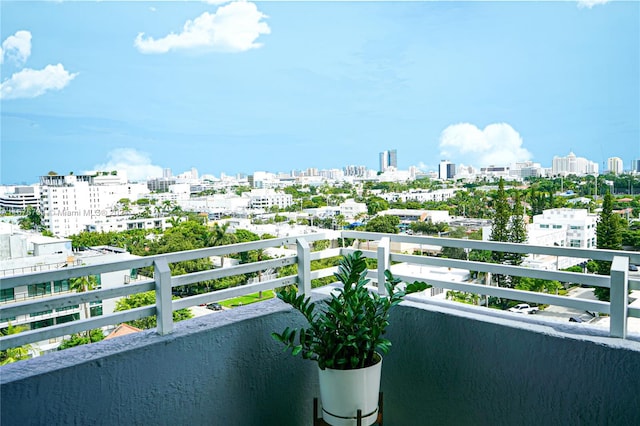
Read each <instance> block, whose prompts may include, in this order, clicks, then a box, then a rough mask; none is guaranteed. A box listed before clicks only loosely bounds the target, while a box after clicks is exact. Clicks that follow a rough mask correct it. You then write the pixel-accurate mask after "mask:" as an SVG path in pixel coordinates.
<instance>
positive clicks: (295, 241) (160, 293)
mask: <svg viewBox="0 0 640 426" xmlns="http://www.w3.org/2000/svg"><path fill="white" fill-rule="evenodd" d="M327 238H328V237H327V234H311V235H304V236H299V237H287V238H276V239H269V240H260V241H255V242H250V243H239V244H231V245H227V246H219V247H210V248H205V249H198V250H190V251H184V252H177V253H170V254H164V255H155V256H148V257H141V258H138V259H133V260H125V261H117V262H111V263H106V264H101V265H92V266H78V267H73V268H64V269H60V270H55V271H47V272H38V273H33V274H24V275H16V276H12V277H6V278H3V279H1V280H0V289H10V288H15V287H17V286H24V285H29V284H37V283H42V282H49V281H56V280H63V279H69V278H73V277H81V276H87V275H97V274H101V273H105V272H112V271H121V270H131V269H140V268H144V267H153V269H154V276H153V278H152V279H147V280H142V281H139V282H135V283H131V284H127V285H123V286H120V287H116V288H107V289H100V290H94V291H89V292H83V293H74V294H63V295H56V296H51V297H47V298H37V299H34V300H27V301H20V302H15V303H5V304H3V305H1V306H0V317H2V318H7V317H13V316H17V315H25V314H29V313H33V312H41V311H46V310H49V309H56V308H64V307H68V306H75V305H79V304H82V303H90V302H96V301H99V300H103V299H112V298H118V297H125V296H128V295H131V294H136V293H140V292H145V291H149V290H155V291H156V304H155V305H151V306H145V307H140V308H135V309H131V310H127V311H121V312H116V313H113V314H107V315H101V316H97V317H92V318H88V319H82V320H78V321H72V322H67V323H64V324H59V325H54V326H50V327H45V328H40V329H36V330H30V331H25V332H22V333H18V334H14V335H9V336H2V337H0V349H6V348H8V347H14V346H21V345H24V344H28V343H33V342H37V341H42V340H46V339H51V338H56V337H60V336H65V335H69V334H73V333H77V332H80V331H85V330H89V329H94V328H99V327H104V326H110V325H115V324H119V323H122V322H125V321H131V320H136V319H140V318H144V317H146V316H150V315H157V331H158V333H160V334H167V333H171V331H172V329H173V317H172V312H173V311H175V310H178V309H182V308H188V307H191V306H196V305H200V304H203V303H211V302H217V301H221V300H224V299H229V298H233V297H237V296H242V295H246V294H250V293H255V292H257V291H265V290H271V289H274V288H277V287H282V286H286V285H291V284H297V285H298V288H299V291H300V292H302V293H305V294H309V293H310V291H311V280H313V279H317V278H322V277H327V276H331V275H332V274H333V273H334V272H335V271H336V270H337V268H335V267H333V268H325V269H320V270H315V271H311V261H313V260H318V259H325V258H329V257H333V256H338V255H341V254H346V253H350V252H353V251H354V250H355V249H353V248H333V249H326V250H322V251H317V252H311V250H310V245H309V243H310V242H312V241H317V240H323V239H327ZM340 238H341V239H342V240H344V239H345V238H355V239H358V240H361V241H374V242H376V245H377V247H376V250H375V251H373V250H362V251H363V253H364V255H365V256H367V257H370V258H374V259H377V262H378V266H379V267H378V269H377V271H370V276H371V277H372V278H373V279H374V280H376V281H377V282H378V291H381V292H384V286H383V282H384V270H385V269H387V268H388V267H389V265H390V264H391V263H392V262H407V263H411V264H415V265H428V266H444V267H450V268H458V269H466V270H470V271H479V272H486V273H489V274H503V275H513V276H521V277H532V278H541V279H545V280H558V281H561V282H572V283H576V284H584V285H589V286H596V287H606V288H610V289H611V302H610V303H609V302H601V301H595V300H585V299H575V298H568V297H563V296H555V295H551V294H544V293H534V292H527V291H521V290H514V289H508V288H501V287H493V286H486V285H479V284H473V283H465V282H454V281H448V280H437V279H433V278H428V279H425V277H422V276H419V275H398V274H395V275H396V276H397V277H398V278H400V279H402V280H404V281H416V280H422V281H425V280H426V281H428V282H429V283H430V284H432V285H433V286H434V287H440V288H443V289H449V290H457V291H464V292H469V293H474V294H481V295H487V296H494V297H503V298H507V299H513V300H526V301H530V302H535V303H542V304H551V305H559V306H564V307H569V308H577V309H581V310H585V311H586V310H589V311H595V312H602V313H605V314H609V315H610V316H611V323H610V324H611V325H610V330H609V334H610V335H611V336H614V337H621V338H625V337H626V334H627V330H626V327H627V318H628V317H630V316H631V317H638V318H640V309H638V308H632V307H629V306H628V296H627V295H628V291H629V290H630V289H640V281H638V280H630V279H629V275H628V265H629V263H640V253H635V252H625V251H614V250H595V249H576V248H559V247H544V246H533V245H525V244H511V243H496V242H483V241H473V240H463V239H449V238H435V237H421V236H408V235H395V234H379V233H371V232H358V231H343V232H342V233H341V234H340ZM398 242H400V243H414V244H423V245H437V246H442V247H458V248H468V249H478V250H492V251H504V252H517V253H534V254H546V255H555V256H566V257H577V258H584V259H595V260H605V261H611V262H612V268H611V275H610V276H601V275H593V274H581V273H574V272H562V271H547V270H539V269H532V268H525V267H520V266H508V265H502V264H494V263H484V262H474V261H466V260H457V259H447V258H439V257H434V256H417V255H410V254H402V253H395V252H394V253H392V252H391V249H390V247H391V243H398ZM281 246H295V247H296V248H297V254H296V255H293V256H287V257H282V258H277V259H269V260H264V261H260V262H254V263H248V264H241V265H237V266H231V267H225V268H218V269H212V270H206V271H201V272H194V273H190V274H185V275H178V276H171V272H170V269H169V264H171V263H175V262H180V261H185V260H194V259H199V258H205V257H209V256H221V255H226V254H231V253H241V252H245V251H250V250H258V249H265V248H269V247H281ZM292 264H297V265H298V274H297V275H292V276H286V277H282V278H277V279H270V280H266V281H262V282H257V283H252V284H247V285H243V286H239V287H232V288H227V289H223V290H216V291H212V292H209V293H204V294H198V295H195V296H189V297H185V298H182V299H177V300H172V289H173V288H175V287H179V286H184V285H187V284H193V283H197V282H202V281H206V280H213V279H217V278H222V277H229V276H235V275H240V274H246V273H252V272H258V271H264V270H267V269H274V268H279V267H283V266H287V265H292Z"/></svg>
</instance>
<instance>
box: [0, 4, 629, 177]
mask: <svg viewBox="0 0 640 426" xmlns="http://www.w3.org/2000/svg"><path fill="white" fill-rule="evenodd" d="M639 22H640V5H639V4H638V3H637V2H623V1H613V2H605V1H590V2H537V3H529V2H526V3H513V2H490V3H484V2H470V3H462V2H402V3H398V2H396V3H386V2H382V3H381V2H355V3H343V2H321V3H305V2H284V3H281V2H256V3H252V2H239V1H235V2H224V1H210V2H196V1H193V2H179V3H173V2H149V3H147V2H145V3H134V2H27V3H24V2H3V3H2V28H1V29H0V35H1V42H2V52H1V56H0V57H1V58H2V83H1V84H2V86H0V94H1V102H2V111H1V120H2V123H1V124H2V126H1V127H2V130H1V132H2V148H1V150H0V155H1V158H0V163H1V169H2V170H1V174H0V183H2V184H5V185H8V184H16V183H27V184H29V183H35V182H37V179H38V176H40V175H45V174H46V173H47V172H48V171H50V170H54V171H56V172H58V173H60V174H67V173H69V172H70V171H74V172H75V173H82V172H83V171H89V170H96V169H102V170H108V169H113V168H122V167H120V166H122V165H125V166H127V167H129V168H132V169H134V170H136V171H137V172H136V173H140V174H141V175H144V174H146V176H162V169H163V168H171V169H172V170H176V171H184V170H189V169H191V168H192V167H195V168H197V169H198V170H199V171H201V173H206V174H214V175H216V176H219V175H220V174H221V173H225V174H228V175H234V174H236V173H247V174H249V173H251V172H253V171H257V170H264V171H269V172H278V171H290V170H291V169H306V168H317V169H334V168H342V167H344V166H347V165H351V164H353V165H364V166H366V167H367V168H369V169H374V170H375V169H377V168H378V160H379V158H378V153H380V152H383V151H385V150H388V149H391V148H392V149H395V150H397V152H398V168H399V169H403V170H406V169H408V168H409V167H410V166H417V167H419V168H420V169H422V170H423V171H432V170H437V168H438V164H439V162H440V160H449V161H451V162H453V163H455V164H456V165H460V164H465V165H473V166H475V167H478V168H479V167H483V166H488V165H509V164H510V163H512V162H515V161H526V160H530V161H534V162H536V163H540V164H541V165H542V166H543V167H550V166H551V162H552V159H553V156H565V155H567V154H568V153H569V152H574V153H575V154H576V155H577V156H579V157H585V158H587V159H589V160H591V161H594V162H595V163H597V164H598V165H599V166H600V167H601V170H605V167H603V165H604V163H605V162H606V161H607V159H608V158H611V157H620V158H622V160H623V165H624V168H625V169H627V168H629V166H630V163H631V161H632V160H634V159H637V158H640V125H639V121H640V82H639V81H638V78H637V75H639V74H640V53H639V52H640V23H639ZM238 28H243V29H244V31H238V30H237V29H238ZM132 178H134V179H141V178H142V177H141V176H132Z"/></svg>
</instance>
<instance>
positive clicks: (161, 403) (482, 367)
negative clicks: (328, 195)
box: [0, 291, 640, 426]
mask: <svg viewBox="0 0 640 426" xmlns="http://www.w3.org/2000/svg"><path fill="white" fill-rule="evenodd" d="M322 294H326V292H325V291H320V292H316V294H315V295H314V297H322ZM471 308H473V307H471ZM300 325H303V319H302V317H301V316H300V315H299V314H298V313H297V312H294V311H292V310H291V309H290V308H289V307H287V306H286V305H284V304H283V303H282V302H281V301H279V300H277V299H276V300H270V301H265V302H262V303H259V304H257V305H248V306H245V307H241V308H237V309H234V310H231V311H225V312H222V313H216V314H212V315H207V316H204V317H199V318H195V319H192V320H187V321H183V322H180V323H177V324H176V325H175V332H174V333H173V334H170V335H166V336H160V335H157V334H155V332H153V331H145V332H142V333H138V334H132V335H127V336H123V337H120V338H117V339H112V340H107V341H103V342H98V343H95V344H92V345H85V346H80V347H76V348H72V349H68V350H65V351H61V352H58V353H54V354H49V355H47V356H43V357H40V358H35V359H32V360H29V361H23V362H19V363H15V364H12V365H7V366H4V367H1V368H0V406H1V408H0V410H1V411H0V418H1V421H2V424H3V426H4V425H40V424H60V425H63V424H83V425H84V424H94V425H114V424H128V425H137V424H145V425H147V424H177V425H183V424H185V425H186V424H188V425H212V424H213V425H238V426H246V425H249V426H251V425H256V426H257V425H272V424H273V425H292V426H294V425H295V426H298V425H311V424H312V417H313V416H312V401H313V398H314V397H316V396H317V395H318V390H317V375H316V365H315V364H314V363H312V362H309V361H304V360H302V359H300V358H294V357H291V355H289V354H288V353H284V352H283V351H282V345H280V344H279V343H278V342H275V341H274V340H273V339H272V338H271V337H270V333H271V332H272V331H280V330H282V329H284V327H285V326H294V327H295V326H300ZM388 337H389V338H390V339H391V341H392V342H393V347H392V350H391V352H390V353H389V354H388V355H387V356H385V360H384V365H383V373H382V390H383V392H384V402H385V414H384V416H385V418H384V421H385V424H389V425H394V426H397V425H408V426H414V425H416V424H433V425H502V424H504V425H512V424H518V425H528V424H531V425H539V424H562V425H590V424H593V425H599V424H640V405H639V404H637V395H638V394H640V380H638V377H640V344H638V343H637V342H633V341H625V340H620V339H610V338H603V337H600V336H575V335H572V334H569V333H567V332H565V331H562V330H556V329H553V328H551V327H548V326H546V325H541V324H532V323H527V322H526V321H525V322H523V321H513V320H509V319H505V318H501V317H500V316H497V317H496V316H487V315H481V314H480V313H479V312H477V308H476V309H452V308H450V307H447V306H435V305H426V304H422V303H413V302H405V303H404V304H403V305H401V306H399V307H398V309H397V310H395V311H394V312H393V313H392V318H391V326H390V327H389V329H388Z"/></svg>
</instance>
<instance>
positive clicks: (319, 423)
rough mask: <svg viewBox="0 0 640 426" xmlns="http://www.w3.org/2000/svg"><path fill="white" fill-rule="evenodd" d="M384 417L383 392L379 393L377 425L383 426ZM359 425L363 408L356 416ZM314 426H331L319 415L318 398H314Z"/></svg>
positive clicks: (359, 425) (360, 424) (360, 425)
mask: <svg viewBox="0 0 640 426" xmlns="http://www.w3.org/2000/svg"><path fill="white" fill-rule="evenodd" d="M382 419H383V399H382V392H380V393H379V394H378V417H377V418H376V422H375V423H374V424H375V425H378V426H382ZM356 421H357V426H362V410H358V416H357V418H356ZM313 426H330V425H329V423H327V422H325V421H324V420H323V419H322V416H320V417H318V398H313Z"/></svg>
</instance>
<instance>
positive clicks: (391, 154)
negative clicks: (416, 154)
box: [380, 149, 398, 172]
mask: <svg viewBox="0 0 640 426" xmlns="http://www.w3.org/2000/svg"><path fill="white" fill-rule="evenodd" d="M392 167H393V168H394V169H396V170H397V169H398V151H397V150H395V149H392V150H391V151H383V152H381V153H380V171H381V172H384V171H386V170H387V169H390V168H392Z"/></svg>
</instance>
